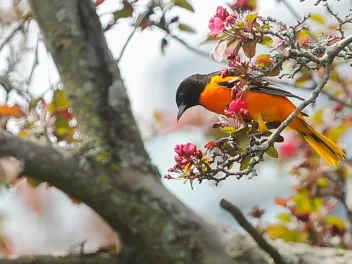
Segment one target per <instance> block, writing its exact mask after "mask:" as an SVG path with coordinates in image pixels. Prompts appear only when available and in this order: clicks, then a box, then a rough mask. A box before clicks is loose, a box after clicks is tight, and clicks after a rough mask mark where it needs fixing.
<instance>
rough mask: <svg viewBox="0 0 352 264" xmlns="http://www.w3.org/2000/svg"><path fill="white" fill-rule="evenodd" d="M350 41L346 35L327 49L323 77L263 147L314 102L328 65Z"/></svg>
mask: <svg viewBox="0 0 352 264" xmlns="http://www.w3.org/2000/svg"><path fill="white" fill-rule="evenodd" d="M351 42H352V35H351V36H348V37H347V38H345V39H344V40H342V41H340V42H339V43H337V44H336V45H334V47H333V48H331V50H329V51H328V52H327V53H326V54H325V55H324V56H323V57H322V58H321V61H322V62H324V77H323V79H322V80H321V81H320V83H319V84H318V85H317V87H316V88H315V89H314V91H313V92H312V93H311V95H310V96H309V97H308V99H307V100H305V101H304V102H302V103H301V104H300V105H299V106H298V107H297V108H296V110H295V111H294V112H292V113H291V114H290V115H289V116H288V117H287V118H286V120H285V121H284V122H282V123H281V125H280V126H279V127H278V128H277V129H276V130H275V132H274V133H273V134H271V136H270V137H269V139H268V140H267V142H266V143H264V144H263V145H266V146H264V149H268V148H269V147H270V146H271V145H272V144H274V142H275V140H276V139H277V138H278V137H279V135H280V133H281V132H282V131H283V130H284V129H285V128H286V127H287V126H288V125H289V124H290V123H291V121H292V120H293V119H294V118H295V117H296V116H297V115H298V114H299V113H300V112H302V110H303V109H304V108H305V107H306V106H308V105H309V104H311V103H314V102H315V99H316V98H317V97H318V96H319V94H320V92H321V91H322V89H323V88H324V86H325V85H326V83H327V82H328V81H329V78H330V72H331V69H330V66H331V63H332V61H333V60H334V58H335V57H336V56H337V55H338V54H339V52H340V51H341V50H343V49H344V48H345V47H346V46H348V45H349V44H350V43H351Z"/></svg>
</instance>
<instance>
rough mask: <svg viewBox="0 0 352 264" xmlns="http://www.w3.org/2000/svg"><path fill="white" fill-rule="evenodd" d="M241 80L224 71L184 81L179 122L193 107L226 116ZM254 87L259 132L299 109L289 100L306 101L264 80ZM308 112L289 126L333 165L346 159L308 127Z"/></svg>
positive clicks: (250, 97) (250, 98)
mask: <svg viewBox="0 0 352 264" xmlns="http://www.w3.org/2000/svg"><path fill="white" fill-rule="evenodd" d="M236 78H237V79H238V78H239V77H234V76H227V77H221V72H215V73H210V74H205V75H201V74H195V75H192V76H190V77H188V78H186V79H185V80H183V81H182V83H181V84H180V86H179V87H178V89H177V92H176V103H177V107H178V115H177V120H179V119H180V117H181V116H182V114H183V113H184V112H185V111H186V110H187V109H189V108H191V107H193V106H196V105H201V106H203V107H205V108H206V109H208V110H209V111H211V112H215V113H218V114H224V110H225V109H226V107H227V106H228V105H229V104H230V103H231V101H232V100H233V99H232V98H231V89H232V87H233V86H234V83H233V81H234V80H236ZM258 83H259V85H258V84H257V83H256V84H255V85H254V84H251V85H250V86H249V91H248V93H247V96H246V99H245V100H246V101H247V103H248V112H249V116H248V119H250V120H255V121H257V123H258V124H259V130H260V131H263V130H266V125H265V123H264V122H283V121H284V120H285V119H286V118H287V117H288V116H289V115H290V114H291V113H292V112H293V111H294V110H295V109H296V106H295V105H294V104H293V103H292V102H291V101H290V100H289V99H288V98H287V97H294V98H298V99H300V100H303V99H302V98H301V97H299V96H296V95H294V94H292V93H290V92H288V91H285V90H283V89H281V88H280V87H278V86H276V85H274V84H273V83H271V82H269V81H267V80H263V81H260V82H258ZM304 115H305V114H304V113H300V114H298V115H297V117H295V118H294V119H293V120H292V121H291V123H290V124H289V127H291V128H292V129H294V130H296V131H297V132H298V133H299V134H300V135H301V136H303V138H304V139H305V140H306V141H307V142H308V144H309V145H310V146H311V147H312V148H313V149H314V150H315V151H316V152H317V153H318V154H319V155H320V156H321V157H322V158H323V159H324V160H325V161H326V162H327V163H328V164H329V165H337V164H339V163H340V162H341V160H343V159H344V158H345V153H344V151H343V150H342V149H341V148H340V147H339V146H337V145H336V144H335V143H334V142H332V141H331V140H330V139H328V138H327V137H325V136H323V135H322V134H320V133H319V132H318V131H316V130H315V129H314V128H313V127H311V126H310V125H308V124H307V122H306V121H305V119H304ZM305 116H306V115H305Z"/></svg>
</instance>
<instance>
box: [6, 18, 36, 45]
mask: <svg viewBox="0 0 352 264" xmlns="http://www.w3.org/2000/svg"><path fill="white" fill-rule="evenodd" d="M29 18H30V16H28V15H26V16H24V18H22V19H21V21H20V22H19V23H18V25H17V26H16V27H15V28H13V29H12V31H11V32H10V34H9V35H8V36H7V37H6V38H5V39H4V41H3V42H2V43H1V44H0V51H1V50H2V49H3V48H4V46H5V45H6V44H7V43H8V42H9V41H10V40H11V39H12V38H13V37H14V36H15V35H16V33H17V31H19V30H20V29H21V28H22V27H23V25H24V23H26V21H27V20H28V19H29Z"/></svg>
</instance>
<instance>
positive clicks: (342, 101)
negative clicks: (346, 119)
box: [274, 80, 352, 108]
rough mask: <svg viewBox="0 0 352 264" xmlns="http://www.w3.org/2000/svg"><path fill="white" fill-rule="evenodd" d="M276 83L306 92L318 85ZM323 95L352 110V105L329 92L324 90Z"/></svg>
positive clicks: (281, 81)
mask: <svg viewBox="0 0 352 264" xmlns="http://www.w3.org/2000/svg"><path fill="white" fill-rule="evenodd" d="M274 83H277V84H278V85H279V84H281V85H286V86H290V87H292V88H295V89H302V90H306V91H312V90H314V88H315V87H316V84H315V85H314V86H311V87H301V86H295V85H294V84H293V83H290V82H286V81H283V80H275V81H274ZM321 93H322V94H324V95H326V96H327V97H328V98H329V99H330V100H331V101H334V102H337V103H340V104H342V105H343V106H345V107H348V108H352V104H349V103H347V102H345V101H344V100H342V99H339V98H337V97H336V96H334V95H332V94H330V93H329V92H327V91H324V90H322V91H321Z"/></svg>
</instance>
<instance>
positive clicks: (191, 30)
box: [178, 24, 196, 33]
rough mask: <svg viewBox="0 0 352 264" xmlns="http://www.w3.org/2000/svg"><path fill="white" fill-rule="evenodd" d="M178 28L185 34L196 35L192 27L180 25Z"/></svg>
mask: <svg viewBox="0 0 352 264" xmlns="http://www.w3.org/2000/svg"><path fill="white" fill-rule="evenodd" d="M178 28H179V29H180V30H181V31H185V32H189V33H196V31H195V30H194V29H193V28H192V27H191V26H189V25H186V24H179V25H178Z"/></svg>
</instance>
